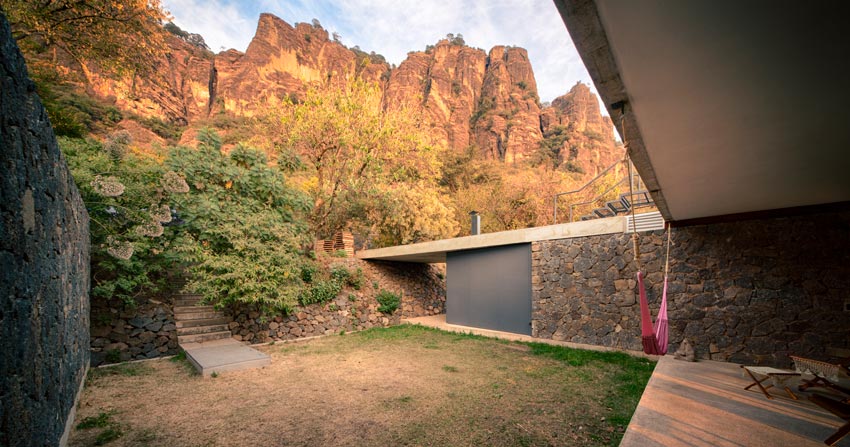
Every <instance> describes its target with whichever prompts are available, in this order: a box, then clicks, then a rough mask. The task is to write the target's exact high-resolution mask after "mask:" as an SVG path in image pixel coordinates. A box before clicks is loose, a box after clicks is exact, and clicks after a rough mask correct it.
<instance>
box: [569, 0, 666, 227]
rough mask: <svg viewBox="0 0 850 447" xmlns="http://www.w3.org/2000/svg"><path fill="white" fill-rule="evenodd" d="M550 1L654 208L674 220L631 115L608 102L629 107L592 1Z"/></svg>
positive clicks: (606, 38) (633, 117)
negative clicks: (624, 145) (621, 139)
mask: <svg viewBox="0 0 850 447" xmlns="http://www.w3.org/2000/svg"><path fill="white" fill-rule="evenodd" d="M554 2H555V7H557V8H558V12H559V13H560V14H561V19H562V20H563V21H564V25H566V27H567V31H568V32H569V33H570V37H571V38H572V40H573V43H574V44H575V46H576V49H577V50H578V53H579V56H581V60H582V62H584V66H585V67H586V68H587V71H588V73H589V74H590V77H591V79H593V84H594V85H595V86H596V90H597V91H598V92H599V95H600V96H601V97H602V101H603V102H604V103H605V108H606V110H608V114H609V115H610V116H611V121H613V122H614V126H616V128H617V131H618V132H619V133H620V136H621V137H623V140H624V141H625V142H626V143H627V150H628V154H629V158H631V160H632V163H634V166H635V169H637V171H638V173H639V174H640V177H641V179H643V182H644V184H646V186H647V188H648V190H649V194H650V195H651V196H652V199H653V200H654V201H655V205H656V206H657V207H658V211H660V212H661V215H662V216H664V220H667V221H672V220H674V219H673V216H672V215H671V214H670V209H669V208H668V206H667V201H666V200H665V199H664V194H663V193H662V191H661V185H660V184H659V183H658V179H657V178H656V176H655V170H654V169H653V168H652V163H651V162H650V160H649V154H648V153H647V152H646V147H645V146H644V142H643V136H642V135H641V132H640V126H639V125H638V121H637V118H636V117H635V114H634V113H626V116H625V119H622V112H620V111H619V110H617V109H613V108H612V104H616V103H625V108H626V109H630V107H629V103H630V99H631V98H630V97H629V94H628V92H627V91H626V87H625V85H624V84H623V79H622V78H621V77H620V69H619V66H618V65H617V60H616V58H615V57H614V54H613V53H612V52H611V47H610V44H609V42H608V35H607V33H606V32H605V26H604V25H603V24H602V19H601V18H600V17H599V10H598V9H597V6H596V1H595V0H554ZM630 110H633V109H630Z"/></svg>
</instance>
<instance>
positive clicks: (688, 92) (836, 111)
mask: <svg viewBox="0 0 850 447" xmlns="http://www.w3.org/2000/svg"><path fill="white" fill-rule="evenodd" d="M555 4H556V6H557V7H558V10H559V12H560V14H561V16H562V18H563V20H564V23H565V24H566V26H567V29H568V31H569V33H570V35H571V36H572V39H573V42H574V43H575V45H576V48H577V49H578V52H579V54H580V55H581V57H582V59H583V61H584V63H585V65H586V67H587V69H588V72H589V73H590V76H591V78H592V79H593V81H594V84H595V85H596V87H597V90H598V91H599V93H600V95H601V97H602V99H603V101H604V102H605V104H607V107H608V112H609V114H610V115H611V117H612V119H613V121H614V123H615V125H616V126H617V129H618V131H619V133H620V135H621V136H622V137H624V139H625V140H626V141H627V142H628V147H629V155H630V156H631V157H632V160H633V161H634V163H635V166H636V168H637V170H638V171H639V172H640V175H641V177H642V178H643V179H644V181H645V182H646V184H647V186H648V188H649V190H650V192H651V194H652V195H653V198H654V199H655V202H656V204H657V205H658V208H659V210H660V211H661V212H662V214H663V215H664V218H665V219H666V220H673V221H682V220H689V219H698V218H711V217H713V216H726V215H738V214H741V213H754V212H759V211H765V210H778V209H786V208H792V207H801V206H811V205H822V204H828V203H838V202H847V201H850V175H848V170H850V112H848V110H850V88H847V81H848V79H850V78H848V72H850V71H848V69H850V57H847V55H848V54H850V44H848V42H850V40H848V39H847V38H846V36H845V35H844V34H845V33H846V32H845V28H846V26H845V23H846V20H847V17H849V16H850V14H848V10H850V3H847V2H796V1H795V2H792V1H778V2H776V1H769V2H768V1H747V2H720V3H718V2H708V1H672V2H671V1H660V0H653V1H647V0H634V1H632V0H628V1H626V0H555ZM618 102H624V103H625V110H626V113H625V119H624V120H621V116H622V114H621V112H620V110H619V109H616V108H614V107H612V105H613V104H615V103H618Z"/></svg>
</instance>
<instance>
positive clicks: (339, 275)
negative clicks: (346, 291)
mask: <svg viewBox="0 0 850 447" xmlns="http://www.w3.org/2000/svg"><path fill="white" fill-rule="evenodd" d="M350 278H351V272H350V271H348V269H347V268H345V266H344V265H335V266H333V267H332V268H331V279H333V280H334V281H336V282H338V283H340V284H346V283H348V280H349V279H350Z"/></svg>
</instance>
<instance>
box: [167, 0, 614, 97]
mask: <svg viewBox="0 0 850 447" xmlns="http://www.w3.org/2000/svg"><path fill="white" fill-rule="evenodd" d="M165 4H166V6H167V8H169V9H170V10H171V12H172V14H173V15H174V17H175V23H176V24H177V25H178V26H180V27H181V28H183V29H185V30H187V31H189V32H194V33H199V34H201V35H202V36H204V39H206V41H207V44H208V45H209V46H210V48H212V49H213V50H215V51H218V49H219V48H220V47H226V48H230V47H233V48H236V49H238V50H240V51H244V50H245V48H247V46H248V43H249V42H250V40H251V37H253V34H254V31H255V30H256V21H257V18H258V17H259V12H271V13H272V14H275V15H277V16H279V17H280V18H282V19H283V20H286V21H287V22H289V23H295V22H309V21H310V20H311V19H313V18H317V19H319V21H320V22H321V23H322V26H324V28H325V29H327V30H328V31H330V32H333V31H336V32H338V33H340V34H341V36H342V41H343V43H344V44H346V45H348V46H354V45H359V46H360V48H361V49H363V50H365V51H375V52H376V53H380V54H383V55H384V56H385V57H386V58H387V60H388V61H389V62H390V63H395V64H399V63H401V61H403V60H404V58H405V57H406V56H407V53H408V52H409V51H421V50H424V48H425V46H426V45H429V44H434V43H435V42H436V41H437V40H439V39H440V38H442V37H444V36H445V35H446V34H447V33H454V34H457V33H461V34H463V37H464V39H465V40H466V43H467V45H470V46H473V47H479V48H483V49H484V50H485V51H489V50H490V48H492V47H493V46H495V45H514V46H520V47H523V48H526V49H527V50H528V53H529V58H530V59H531V63H532V66H533V68H534V73H535V77H536V79H537V85H538V90H539V93H540V98H541V100H543V101H551V100H552V99H554V98H555V97H556V96H559V95H562V94H564V93H566V92H567V91H569V89H570V88H571V87H572V86H573V85H574V84H575V83H576V82H578V81H582V82H584V83H587V84H591V82H590V76H589V75H588V74H587V71H586V69H585V68H584V65H583V63H582V62H581V59H580V58H579V56H578V53H577V52H576V50H575V48H574V46H573V43H572V41H571V40H570V36H569V33H568V32H567V30H566V27H565V26H564V24H563V22H562V21H561V16H560V15H559V14H558V11H557V9H556V8H555V5H554V4H553V3H552V2H551V0H489V1H488V0H427V1H423V0H313V1H311V0H293V1H286V2H282V1H274V0H260V1H257V2H253V1H252V2H247V1H243V2H240V1H238V0H211V1H202V0H166V1H165ZM591 88H593V86H592V84H591ZM603 112H604V109H603Z"/></svg>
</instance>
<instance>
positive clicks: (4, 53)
mask: <svg viewBox="0 0 850 447" xmlns="http://www.w3.org/2000/svg"><path fill="white" fill-rule="evenodd" d="M0 290H2V292H0V293H2V295H0V445H2V446H36V445H38V446H41V445H44V446H48V445H49V446H54V445H62V444H63V443H64V442H66V441H67V437H66V436H67V434H68V429H69V428H70V422H73V421H72V419H73V414H74V404H75V400H76V397H77V395H78V392H79V390H80V389H81V388H82V386H83V378H84V377H85V374H86V371H87V367H88V364H89V349H88V348H89V295H88V293H89V217H88V213H86V208H85V206H84V205H83V201H82V199H81V197H80V193H79V191H77V187H76V186H75V185H74V181H73V179H72V178H71V174H70V172H69V171H68V166H67V165H66V164H65V159H64V158H63V157H62V154H61V153H60V152H59V146H58V145H57V144H56V138H55V136H54V135H53V129H52V128H51V126H50V121H49V120H48V118H47V114H46V113H45V111H44V108H43V107H42V105H41V101H40V100H39V98H38V95H37V94H36V91H35V85H34V84H33V82H32V81H31V80H30V79H29V78H28V77H27V68H26V66H25V64H24V58H23V56H22V55H21V53H20V51H19V50H18V47H17V45H16V44H15V41H14V39H13V38H12V35H11V32H10V29H9V24H8V22H7V21H6V18H5V17H4V16H3V14H2V12H0Z"/></svg>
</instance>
